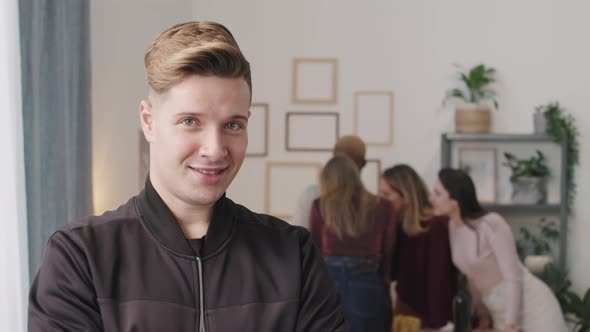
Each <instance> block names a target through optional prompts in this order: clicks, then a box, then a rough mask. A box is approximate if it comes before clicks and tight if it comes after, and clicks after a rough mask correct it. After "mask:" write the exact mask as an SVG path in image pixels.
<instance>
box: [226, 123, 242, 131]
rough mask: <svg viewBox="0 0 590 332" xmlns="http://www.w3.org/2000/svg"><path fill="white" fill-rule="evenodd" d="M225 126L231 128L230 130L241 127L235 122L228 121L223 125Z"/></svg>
mask: <svg viewBox="0 0 590 332" xmlns="http://www.w3.org/2000/svg"><path fill="white" fill-rule="evenodd" d="M225 128H227V129H231V130H238V129H240V128H242V125H241V124H239V123H237V122H230V123H228V124H226V125H225Z"/></svg>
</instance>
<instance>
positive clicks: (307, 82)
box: [291, 58, 338, 104]
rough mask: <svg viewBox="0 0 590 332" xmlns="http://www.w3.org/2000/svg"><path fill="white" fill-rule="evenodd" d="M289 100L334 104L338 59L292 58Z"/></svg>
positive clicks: (336, 93) (336, 96)
mask: <svg viewBox="0 0 590 332" xmlns="http://www.w3.org/2000/svg"><path fill="white" fill-rule="evenodd" d="M292 77H293V82H292V91H291V101H292V102H293V103H294V104H335V103H336V102H337V101H338V59H335V58H295V59H293V75H292Z"/></svg>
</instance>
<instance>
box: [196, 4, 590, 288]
mask: <svg viewBox="0 0 590 332" xmlns="http://www.w3.org/2000/svg"><path fill="white" fill-rule="evenodd" d="M589 11H590V3H587V2H584V1H581V0H572V1H567V2H555V1H550V0H526V1H518V2H514V1H509V0H501V1H485V2H484V1H473V0H449V1H444V2H443V1H441V2H432V1H428V2H424V1H412V2H410V1H384V0H381V1H362V2H360V1H349V2H343V1H336V0H324V1H311V0H304V1H297V2H277V1H272V0H257V1H240V2H238V1H223V0H221V1H197V0H193V18H194V19H196V20H215V21H219V22H221V23H223V24H225V25H226V26H228V28H229V29H230V30H231V31H232V32H233V33H234V35H235V36H236V39H237V40H238V43H239V44H240V46H241V47H242V49H243V50H244V52H245V54H246V57H247V58H248V59H249V60H250V61H251V63H252V69H253V85H254V96H253V99H254V101H258V102H268V103H270V128H271V135H270V137H271V140H270V155H269V157H268V158H267V159H266V160H274V161H284V160H291V161H320V162H323V161H325V160H326V159H327V158H328V157H329V155H328V154H327V153H293V152H289V153H287V152H286V151H285V149H284V126H285V125H284V121H285V120H284V113H285V112H286V111H288V110H336V111H339V112H340V114H341V134H347V133H351V132H352V114H353V113H352V107H353V92H354V91H355V90H367V89H375V90H384V89H385V90H393V92H394V94H395V134H394V140H395V142H394V144H393V146H391V147H388V148H370V149H369V151H368V155H369V157H374V158H380V159H381V160H382V162H383V165H384V166H385V167H387V166H390V165H392V164H394V163H397V162H406V163H409V164H411V165H413V166H414V167H416V168H417V169H418V170H419V171H420V172H421V173H422V174H423V175H424V176H425V178H426V179H427V180H428V181H429V182H430V183H432V182H433V181H434V179H435V174H436V171H437V170H438V168H439V165H440V134H441V133H443V132H447V131H453V123H452V122H453V120H452V119H453V118H452V112H450V111H449V110H443V109H441V99H442V96H443V94H444V92H445V90H446V89H448V88H451V87H454V84H455V82H454V80H453V78H454V68H453V66H452V64H453V63H458V64H463V65H465V66H471V65H473V64H476V63H479V62H484V63H486V64H488V65H492V66H494V67H495V68H497V70H498V72H499V77H500V79H501V83H502V84H501V85H500V86H499V92H500V103H501V109H500V111H498V112H496V113H495V114H494V129H493V130H494V132H502V133H504V132H509V133H517V132H518V133H520V132H522V133H529V132H532V113H533V108H534V106H536V105H539V104H542V103H546V102H548V101H552V100H559V101H560V102H561V104H563V105H564V106H566V107H567V109H568V110H569V111H570V112H571V113H572V114H573V115H574V116H575V118H576V119H577V120H578V121H577V125H578V126H579V129H580V132H581V137H580V142H582V144H581V156H580V157H581V161H580V162H581V165H580V167H579V168H578V173H577V178H576V179H577V181H576V182H577V184H578V195H577V197H578V200H577V202H576V203H577V204H576V208H575V211H574V214H573V216H572V218H571V219H570V234H569V239H570V240H569V257H570V259H569V264H568V265H569V268H570V270H571V276H572V279H573V281H574V285H575V287H576V288H577V289H578V290H581V289H586V288H588V287H590V260H588V259H586V257H587V255H586V253H587V251H588V250H589V249H590V246H589V245H588V241H586V237H587V235H588V234H590V206H588V205H587V204H584V202H585V198H586V197H588V195H590V175H589V174H588V173H587V172H583V171H582V170H584V169H588V165H589V164H590V147H589V146H588V140H587V137H588V136H589V135H590V112H588V110H589V108H590V101H589V100H588V97H587V93H586V91H587V89H588V87H590V62H588V61H587V59H590V44H588V42H587V41H588V40H590V23H588V20H587V19H586V16H587V13H588V12H589ZM303 56H311V57H337V58H338V59H339V64H340V70H339V82H338V83H339V101H338V104H337V105H335V106H301V105H293V104H291V103H290V100H291V96H290V91H291V61H292V59H293V58H294V57H303ZM266 160H265V159H255V158H250V159H248V160H247V161H246V163H245V166H244V171H243V172H242V173H241V174H240V175H238V178H237V181H236V183H235V184H234V186H233V187H232V188H230V194H231V193H232V192H234V193H235V194H236V195H238V196H243V195H245V194H247V193H248V192H256V193H259V192H260V188H253V187H249V188H248V187H246V185H245V184H246V183H248V182H251V180H250V179H252V178H254V177H258V178H259V179H260V182H261V183H260V187H262V186H263V183H262V181H263V179H264V163H265V161H266ZM230 196H231V195H230ZM249 201H250V202H252V198H251V197H250V198H249ZM252 204H253V205H255V206H254V207H255V208H256V209H260V207H261V205H262V203H260V202H258V201H257V202H252Z"/></svg>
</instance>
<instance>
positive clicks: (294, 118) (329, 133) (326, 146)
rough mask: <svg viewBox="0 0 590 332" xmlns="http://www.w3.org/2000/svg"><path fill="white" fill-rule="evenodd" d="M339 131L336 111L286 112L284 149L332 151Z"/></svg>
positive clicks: (338, 117)
mask: <svg viewBox="0 0 590 332" xmlns="http://www.w3.org/2000/svg"><path fill="white" fill-rule="evenodd" d="M339 132H340V114H338V113H337V112H287V114H286V115H285V149H286V150H287V151H305V152H315V151H326V152H329V151H332V149H333V148H334V144H336V140H338V136H339Z"/></svg>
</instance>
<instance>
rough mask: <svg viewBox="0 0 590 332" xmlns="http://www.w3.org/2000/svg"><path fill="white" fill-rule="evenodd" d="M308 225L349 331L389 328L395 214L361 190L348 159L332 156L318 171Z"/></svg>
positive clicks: (373, 331) (388, 205) (356, 171)
mask: <svg viewBox="0 0 590 332" xmlns="http://www.w3.org/2000/svg"><path fill="white" fill-rule="evenodd" d="M309 229H310V231H311V235H312V238H313V240H314V242H315V243H316V245H317V246H318V248H319V249H320V251H321V252H322V255H323V256H324V259H325V261H326V263H327V266H328V269H329V271H330V273H331V275H332V277H333V278H334V281H336V285H337V286H338V289H339V291H340V296H341V298H342V306H343V310H344V317H345V318H346V320H347V321H348V324H349V327H350V329H351V331H352V332H362V331H371V332H383V331H390V329H391V304H390V298H389V283H390V282H391V276H390V264H391V261H392V256H393V249H394V245H395V242H394V241H395V214H394V210H393V207H392V206H391V203H390V202H388V201H387V200H385V199H381V198H379V197H377V196H375V195H373V194H371V193H369V192H368V191H367V190H366V189H365V187H364V186H363V184H362V183H361V178H360V174H359V168H358V166H357V165H356V164H355V162H354V161H353V160H352V159H351V158H349V157H346V156H336V157H333V158H332V159H330V160H329V161H328V163H327V164H326V165H325V167H324V169H323V170H322V172H321V174H320V198H319V199H316V200H315V201H314V202H313V204H312V209H311V218H310V224H309Z"/></svg>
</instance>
